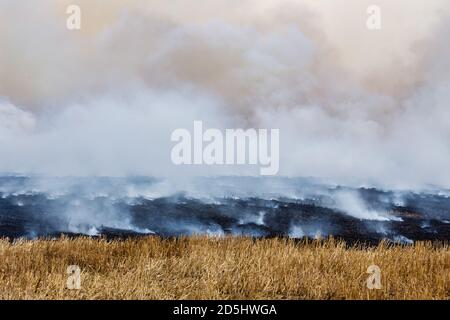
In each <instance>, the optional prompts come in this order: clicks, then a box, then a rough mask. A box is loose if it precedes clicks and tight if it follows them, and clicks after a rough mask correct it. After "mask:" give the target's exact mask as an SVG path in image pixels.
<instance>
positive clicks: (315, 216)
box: [0, 177, 450, 243]
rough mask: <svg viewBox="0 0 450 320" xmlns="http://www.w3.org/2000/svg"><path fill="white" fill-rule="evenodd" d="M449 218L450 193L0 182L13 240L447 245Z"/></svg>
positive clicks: (0, 214)
mask: <svg viewBox="0 0 450 320" xmlns="http://www.w3.org/2000/svg"><path fill="white" fill-rule="evenodd" d="M162 189H165V192H158V191H160V190H162ZM343 194H344V195H345V198H344V199H349V200H345V201H344V203H342V195H343ZM355 201H356V203H357V205H356V206H355ZM347 202H348V204H347ZM347 205H348V207H349V208H348V209H347V208H346V206H347ZM359 211H364V212H365V215H362V216H359ZM367 212H368V213H367ZM371 214H373V218H372V216H371ZM449 220H450V197H449V196H448V195H447V193H446V192H444V191H439V190H433V191H423V192H412V191H386V190H379V189H374V188H348V187H341V186H336V185H329V184H328V185H327V184H324V183H321V182H318V181H315V180H311V179H287V178H286V179H284V178H279V179H272V180H267V179H266V180H261V178H202V179H198V180H196V181H195V182H194V183H193V184H190V185H189V187H186V186H185V190H183V188H179V189H177V188H174V189H173V190H170V192H168V191H167V184H165V183H164V182H161V181H160V180H157V179H150V178H128V179H121V178H52V179H43V178H36V177H3V178H0V236H1V237H9V238H19V237H26V238H36V237H54V236H59V235H61V234H69V235H78V234H85V235H92V236H98V235H105V236H108V237H127V236H139V235H148V234H155V235H159V236H163V237H172V236H181V235H193V234H209V235H227V234H229V235H235V236H239V235H245V236H252V237H273V236H282V237H291V238H302V237H310V238H319V237H325V236H329V235H333V236H335V237H338V238H342V239H344V240H346V241H347V242H368V243H377V242H379V241H380V240H382V239H388V240H389V241H392V242H396V243H411V242H412V241H415V240H438V241H448V240H450V221H449Z"/></svg>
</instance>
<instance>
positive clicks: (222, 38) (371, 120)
mask: <svg viewBox="0 0 450 320" xmlns="http://www.w3.org/2000/svg"><path fill="white" fill-rule="evenodd" d="M37 2H39V4H37ZM372 2H373V1H366V0H338V1H336V0H333V1H330V0H320V1H316V0H304V1H300V0H299V1H295V0H283V1H275V0H244V1H242V0H240V1H234V0H231V1H230V0H226V1H225V0H217V1H163V0H161V1H160V0H154V1H148V0H146V1H144V0H142V1H141V0H134V1H133V0H130V1H126V2H125V1H119V0H111V1H108V3H105V2H104V1H100V0H80V1H75V0H72V1H69V0H60V1H53V0H30V1H26V2H25V1H21V2H17V1H13V0H0V44H1V47H0V145H1V157H0V171H3V172H16V173H34V174H46V175H112V176H123V175H153V176H155V175H157V176H180V175H184V174H190V175H192V174H193V175H215V174H255V173H257V168H247V167H243V168H241V167H223V168H222V167H220V168H217V167H205V166H203V167H193V168H191V167H188V168H187V167H175V166H174V165H172V164H171V162H170V148H171V147H172V145H171V142H170V133H171V132H172V130H174V129H176V128H180V127H183V128H191V126H192V123H193V121H194V120H202V121H203V122H204V123H205V125H207V126H210V127H215V128H239V127H244V128H245V127H256V128H279V129H280V138H281V146H280V152H281V159H280V174H282V175H287V176H314V177H326V178H330V179H335V180H336V181H339V182H341V183H343V182H345V183H357V184H364V185H390V186H396V187H402V188H403V187H408V188H413V187H420V186H424V185H427V184H433V185H438V186H444V187H450V171H449V170H448V169H447V167H448V164H449V163H450V143H449V141H450V109H449V105H448V103H449V102H448V101H450V60H449V59H448V57H449V56H450V52H449V51H450V47H449V45H448V41H446V39H447V38H448V36H447V35H448V34H449V32H450V2H449V1H448V0H435V1H432V2H426V3H425V2H424V1H421V0H413V1H412V0H395V1H389V0H378V1H376V2H377V3H376V4H377V5H378V6H379V7H380V8H381V13H382V28H381V30H377V31H373V30H372V31H371V30H369V29H368V28H367V27H366V19H367V18H368V15H367V13H366V9H367V7H368V6H369V5H371V4H374V3H372ZM69 4H78V5H79V6H80V8H81V13H82V28H81V30H79V31H70V30H68V29H67V28H66V19H67V17H68V15H67V14H66V8H67V6H68V5H69ZM253 169H254V170H253Z"/></svg>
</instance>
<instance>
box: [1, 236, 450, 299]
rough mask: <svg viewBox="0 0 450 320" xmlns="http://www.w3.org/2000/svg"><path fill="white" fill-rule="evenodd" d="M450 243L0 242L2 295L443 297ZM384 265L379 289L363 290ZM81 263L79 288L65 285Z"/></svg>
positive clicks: (152, 239) (449, 290) (246, 240)
mask: <svg viewBox="0 0 450 320" xmlns="http://www.w3.org/2000/svg"><path fill="white" fill-rule="evenodd" d="M449 259H450V257H449V248H448V246H447V245H440V246H433V245H432V244H430V243H417V244H415V245H414V246H406V247H401V246H389V245H387V244H386V243H381V244H380V245H379V246H378V247H373V248H362V247H352V248H346V246H345V244H344V243H342V242H338V241H335V240H333V239H329V240H326V241H322V242H309V243H306V242H300V243H296V242H294V241H291V240H286V239H260V240H254V239H249V238H204V237H193V238H182V239H178V240H175V239H165V240H164V239H160V238H157V237H148V238H140V239H129V240H123V241H107V240H105V239H90V238H76V239H68V238H62V239H59V240H34V241H16V242H14V243H11V242H8V241H7V240H0V298H1V299H449V298H450V288H449V276H450V274H449V265H450V261H449ZM371 264H376V265H378V266H379V267H380V268H381V272H382V273H381V284H382V288H381V289H380V290H369V289H367V287H366V279H367V277H368V274H366V270H367V267H368V266H369V265H371ZM69 265H78V266H79V267H80V268H81V270H82V273H81V290H69V289H67V288H66V281H67V276H68V275H67V274H66V269H67V267H68V266H69Z"/></svg>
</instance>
